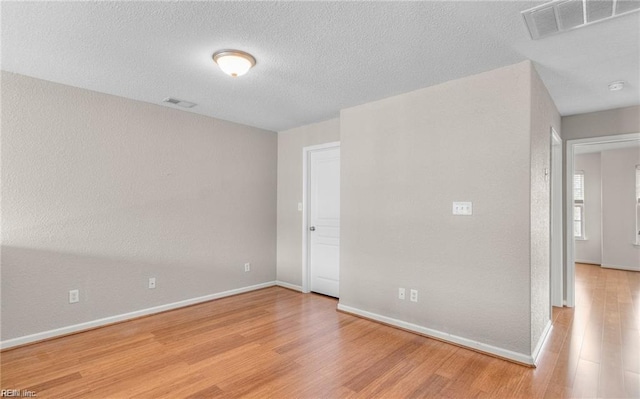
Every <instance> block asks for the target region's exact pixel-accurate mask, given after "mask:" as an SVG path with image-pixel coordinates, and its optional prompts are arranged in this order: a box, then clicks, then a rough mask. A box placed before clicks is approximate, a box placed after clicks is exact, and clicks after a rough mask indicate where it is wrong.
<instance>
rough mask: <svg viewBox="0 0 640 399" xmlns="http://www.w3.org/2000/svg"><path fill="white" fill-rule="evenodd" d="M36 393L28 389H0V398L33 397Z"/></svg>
mask: <svg viewBox="0 0 640 399" xmlns="http://www.w3.org/2000/svg"><path fill="white" fill-rule="evenodd" d="M37 396H38V395H37V394H36V391H29V390H28V389H23V390H22V391H21V390H19V389H0V398H35V397H37Z"/></svg>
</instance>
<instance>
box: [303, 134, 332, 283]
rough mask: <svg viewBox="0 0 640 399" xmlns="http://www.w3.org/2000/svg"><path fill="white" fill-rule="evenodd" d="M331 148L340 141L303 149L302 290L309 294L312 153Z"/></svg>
mask: <svg viewBox="0 0 640 399" xmlns="http://www.w3.org/2000/svg"><path fill="white" fill-rule="evenodd" d="M329 148H340V142H339V141H333V142H330V143H324V144H318V145H311V146H308V147H304V148H303V149H302V292H303V293H305V294H308V293H309V292H311V288H310V287H311V281H310V278H311V270H309V268H310V263H311V262H309V238H310V235H309V217H310V216H311V209H310V207H309V190H310V188H311V187H310V184H311V178H310V176H309V172H310V168H309V162H310V159H311V153H312V152H315V151H323V150H326V149H329Z"/></svg>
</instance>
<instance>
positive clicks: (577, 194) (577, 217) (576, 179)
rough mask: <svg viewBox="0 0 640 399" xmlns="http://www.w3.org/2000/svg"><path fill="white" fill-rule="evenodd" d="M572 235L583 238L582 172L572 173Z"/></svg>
mask: <svg viewBox="0 0 640 399" xmlns="http://www.w3.org/2000/svg"><path fill="white" fill-rule="evenodd" d="M573 236H574V237H575V238H576V239H579V240H584V239H585V235H584V172H583V171H581V170H577V171H576V172H575V174H574V175H573Z"/></svg>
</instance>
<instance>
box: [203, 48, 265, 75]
mask: <svg viewBox="0 0 640 399" xmlns="http://www.w3.org/2000/svg"><path fill="white" fill-rule="evenodd" d="M213 60H214V61H215V63H216V64H218V66H219V67H220V69H222V71H223V72H224V73H226V74H227V75H229V76H233V77H234V78H235V77H238V76H242V75H244V74H245V73H247V72H249V69H251V67H253V66H254V65H255V64H256V59H255V58H253V56H252V55H251V54H249V53H245V52H244V51H240V50H220V51H216V52H215V53H213Z"/></svg>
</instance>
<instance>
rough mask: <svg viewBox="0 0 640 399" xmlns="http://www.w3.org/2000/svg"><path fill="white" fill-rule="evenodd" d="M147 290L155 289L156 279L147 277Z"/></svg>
mask: <svg viewBox="0 0 640 399" xmlns="http://www.w3.org/2000/svg"><path fill="white" fill-rule="evenodd" d="M149 288H156V278H155V277H149Z"/></svg>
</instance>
